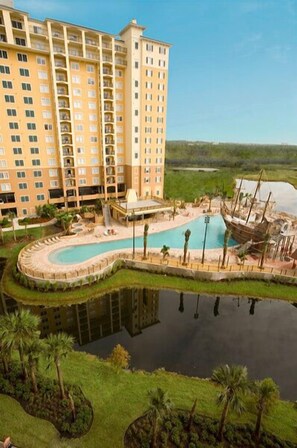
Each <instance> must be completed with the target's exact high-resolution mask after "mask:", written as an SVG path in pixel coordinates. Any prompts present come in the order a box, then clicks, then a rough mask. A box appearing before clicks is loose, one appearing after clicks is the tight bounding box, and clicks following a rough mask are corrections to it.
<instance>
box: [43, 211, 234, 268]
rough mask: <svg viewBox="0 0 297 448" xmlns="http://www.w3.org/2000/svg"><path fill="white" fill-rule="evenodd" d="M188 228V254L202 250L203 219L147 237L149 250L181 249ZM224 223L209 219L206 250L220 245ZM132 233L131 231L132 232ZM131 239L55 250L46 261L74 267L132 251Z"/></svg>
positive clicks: (140, 240) (139, 240)
mask: <svg viewBox="0 0 297 448" xmlns="http://www.w3.org/2000/svg"><path fill="white" fill-rule="evenodd" d="M187 229H190V230H191V232H192V233H191V237H190V240H189V251H191V249H202V247H203V240H204V232H205V223H204V216H202V217H200V218H197V219H195V220H193V221H190V222H188V223H187V224H184V225H182V226H180V227H175V228H174V229H170V230H164V231H162V232H158V233H152V234H150V233H149V235H148V245H147V246H148V251H149V250H150V248H151V249H153V248H155V249H161V247H162V246H163V244H166V246H169V247H170V248H171V249H182V248H183V247H184V241H185V238H184V235H183V234H184V232H185V231H186V230H187ZM224 232H225V224H224V221H223V219H222V217H221V216H212V217H211V218H210V223H209V224H208V230H207V240H206V249H215V248H218V247H222V246H223V241H224ZM131 233H132V229H131ZM235 244H236V243H235V241H233V240H230V241H229V246H233V245H235ZM135 247H136V248H142V247H143V236H139V237H137V238H135ZM131 248H132V238H126V239H122V240H114V241H108V242H105V243H103V242H100V243H91V244H80V245H76V246H68V247H66V248H63V249H58V250H56V251H53V252H51V253H50V254H49V257H48V258H49V261H51V262H52V263H55V264H76V263H82V262H83V261H86V260H89V259H90V258H93V257H96V256H97V255H100V254H103V253H105V252H110V251H113V250H121V249H131Z"/></svg>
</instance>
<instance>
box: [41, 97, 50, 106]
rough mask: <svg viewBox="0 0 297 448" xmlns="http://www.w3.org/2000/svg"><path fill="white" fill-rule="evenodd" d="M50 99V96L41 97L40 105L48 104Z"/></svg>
mask: <svg viewBox="0 0 297 448" xmlns="http://www.w3.org/2000/svg"><path fill="white" fill-rule="evenodd" d="M50 104H51V100H50V98H41V105H42V106H50Z"/></svg>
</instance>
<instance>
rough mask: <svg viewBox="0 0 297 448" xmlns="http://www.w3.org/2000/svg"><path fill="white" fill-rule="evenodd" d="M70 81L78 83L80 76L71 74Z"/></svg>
mask: <svg viewBox="0 0 297 448" xmlns="http://www.w3.org/2000/svg"><path fill="white" fill-rule="evenodd" d="M72 82H73V84H80V76H78V75H73V76H72Z"/></svg>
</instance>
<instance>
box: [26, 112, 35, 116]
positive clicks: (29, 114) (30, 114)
mask: <svg viewBox="0 0 297 448" xmlns="http://www.w3.org/2000/svg"><path fill="white" fill-rule="evenodd" d="M25 114H26V117H34V116H35V113H34V110H26V111H25Z"/></svg>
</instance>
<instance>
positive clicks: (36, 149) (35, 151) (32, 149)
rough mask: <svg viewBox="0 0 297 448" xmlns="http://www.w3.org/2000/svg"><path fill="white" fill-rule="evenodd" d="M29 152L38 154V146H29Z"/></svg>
mask: <svg viewBox="0 0 297 448" xmlns="http://www.w3.org/2000/svg"><path fill="white" fill-rule="evenodd" d="M30 152H31V154H39V148H30Z"/></svg>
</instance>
